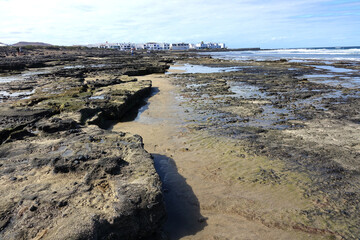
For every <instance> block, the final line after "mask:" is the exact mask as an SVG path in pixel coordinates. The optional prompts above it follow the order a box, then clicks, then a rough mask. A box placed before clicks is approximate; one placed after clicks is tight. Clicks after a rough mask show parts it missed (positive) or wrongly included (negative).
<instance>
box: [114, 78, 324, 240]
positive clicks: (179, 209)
mask: <svg viewBox="0 0 360 240" xmlns="http://www.w3.org/2000/svg"><path fill="white" fill-rule="evenodd" d="M171 78H172V76H171V75H164V74H154V75H148V76H144V77H138V79H139V80H141V79H144V80H151V81H152V83H153V88H154V91H155V92H156V94H155V95H154V96H152V97H151V98H149V100H148V104H147V105H146V106H145V107H143V108H142V110H143V111H142V112H141V113H140V114H139V115H138V117H137V118H136V119H135V120H133V121H128V122H120V123H118V124H116V125H115V126H114V127H113V129H112V130H113V131H125V132H131V133H134V134H139V135H140V136H142V137H143V140H144V146H145V149H146V150H147V151H148V152H150V153H151V154H152V155H153V157H154V162H155V166H156V168H157V171H158V173H159V175H160V177H161V179H162V181H163V191H164V196H165V203H166V205H167V212H168V220H167V222H166V224H165V226H164V230H165V232H166V233H167V234H168V235H169V237H170V239H323V238H328V237H329V235H328V234H326V233H325V234H324V233H318V232H316V231H313V232H312V231H311V229H310V230H309V229H308V230H306V229H305V231H304V229H302V228H301V225H299V226H298V225H297V223H298V222H302V220H301V219H300V218H301V216H300V215H299V214H298V213H299V212H300V211H301V210H303V209H306V208H308V207H309V206H310V205H311V204H312V203H311V202H310V201H309V200H307V199H304V198H303V197H302V192H301V189H300V188H298V187H297V186H296V185H293V184H291V181H290V182H289V184H285V185H275V186H274V185H266V184H265V185H264V184H263V185H261V184H255V183H251V181H250V182H249V181H239V179H240V178H238V177H237V176H243V177H244V178H245V179H246V178H249V179H250V178H251V176H252V175H253V174H254V172H256V171H257V170H258V169H259V168H260V167H261V168H262V169H266V168H267V167H269V168H270V167H271V168H272V169H273V168H276V167H277V168H278V169H281V168H282V166H281V163H278V162H276V160H273V161H271V163H268V161H267V159H264V158H262V157H259V156H254V155H250V154H248V153H247V152H246V151H244V150H243V148H242V146H241V145H239V142H235V141H233V142H232V141H229V140H228V139H223V138H221V137H214V136H210V135H206V133H204V132H201V131H194V130H189V129H188V128H187V127H186V126H187V125H188V124H193V123H194V121H196V118H195V120H194V117H193V116H192V111H191V109H186V107H185V106H186V104H183V102H182V99H181V98H180V97H179V94H178V91H179V89H177V87H176V86H174V85H173V84H172V83H171ZM268 165H271V166H268ZM297 226H298V227H297Z"/></svg>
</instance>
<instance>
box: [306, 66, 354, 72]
mask: <svg viewBox="0 0 360 240" xmlns="http://www.w3.org/2000/svg"><path fill="white" fill-rule="evenodd" d="M311 67H315V68H317V69H322V70H327V71H330V72H333V73H351V72H357V70H354V69H347V68H338V67H334V66H325V65H324V66H318V65H311Z"/></svg>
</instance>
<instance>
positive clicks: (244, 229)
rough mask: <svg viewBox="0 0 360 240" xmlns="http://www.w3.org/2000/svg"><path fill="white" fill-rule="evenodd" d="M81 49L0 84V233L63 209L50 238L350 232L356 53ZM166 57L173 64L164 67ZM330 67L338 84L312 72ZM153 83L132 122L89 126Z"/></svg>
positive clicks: (33, 231)
mask: <svg viewBox="0 0 360 240" xmlns="http://www.w3.org/2000/svg"><path fill="white" fill-rule="evenodd" d="M77 54H78V53H77V52H75V53H74V55H72V56H69V55H70V54H69V53H68V54H67V55H68V56H67V57H66V59H63V62H56V63H55V62H53V61H52V60H51V61H45V62H43V64H38V65H39V66H40V65H41V66H44V65H45V66H50V67H55V68H52V69H51V72H50V73H40V74H38V75H34V77H31V78H26V79H25V80H22V81H20V82H10V83H6V84H5V85H3V86H2V89H1V90H2V91H8V92H9V93H11V94H12V95H9V97H6V98H3V99H2V101H3V103H2V106H1V107H2V109H5V106H7V105H9V104H11V105H12V106H13V107H11V108H6V111H2V117H3V120H2V123H3V125H2V127H3V128H2V132H1V133H2V135H1V136H2V142H3V143H2V144H1V146H0V148H1V149H0V150H1V154H2V155H1V156H2V158H1V160H2V162H1V164H2V165H1V167H2V170H3V172H2V177H1V178H0V180H1V181H2V187H1V191H2V192H3V193H4V194H2V195H3V196H6V197H3V198H2V200H1V205H0V210H1V212H0V213H1V215H0V216H1V218H0V219H1V222H0V223H1V224H2V225H1V226H0V229H1V231H0V234H2V235H1V236H6V237H8V238H9V239H12V237H13V238H16V237H18V236H32V237H37V238H38V239H54V236H55V235H56V234H58V232H59V231H60V230H59V229H61V231H63V230H62V229H64V227H65V226H68V225H67V223H65V222H63V220H59V219H61V217H62V218H64V219H67V218H68V219H72V220H73V221H72V222H71V221H69V222H70V223H72V224H74V227H73V228H68V229H67V230H65V232H63V233H66V234H68V235H58V238H59V239H65V238H67V237H69V236H75V238H76V236H78V237H80V236H81V235H79V234H85V232H87V234H90V235H91V237H94V236H96V238H98V239H101V238H102V237H106V236H120V235H116V234H121V233H119V232H118V230H119V229H121V231H123V230H124V229H125V228H126V229H128V228H129V229H132V232H123V233H122V234H123V235H121V236H122V237H124V238H125V239H137V238H139V237H150V238H151V237H153V238H154V237H156V238H161V239H166V238H167V237H168V238H170V239H231V238H234V237H235V239H236V238H238V239H242V238H249V239H341V238H345V239H356V237H358V236H359V234H360V233H359V232H358V229H357V228H356V226H358V225H359V224H360V222H359V221H360V219H359V217H358V209H357V208H356V206H357V204H358V203H359V199H360V198H359V186H360V181H359V168H358V164H357V163H358V162H359V158H358V156H359V155H358V152H359V148H358V141H359V140H360V139H359V138H358V135H357V133H358V132H359V130H360V128H359V126H358V120H359V118H358V114H357V113H358V110H359V95H358V93H357V91H358V88H357V87H356V85H354V84H353V83H351V82H350V83H348V84H345V85H344V84H343V85H341V84H340V85H339V84H338V82H340V83H343V82H346V81H348V80H347V78H343V77H349V78H351V77H356V76H357V75H356V74H358V73H357V72H358V71H359V70H360V67H359V64H358V63H357V62H351V61H349V62H344V61H343V62H336V61H334V62H330V63H323V62H321V61H315V60H313V61H310V62H291V61H286V60H282V61H240V62H238V61H226V60H222V59H214V58H210V57H207V56H199V57H195V58H194V56H195V55H194V54H193V53H189V55H187V54H184V53H176V52H174V53H168V52H165V53H156V54H151V55H147V54H144V55H141V54H138V55H135V56H129V55H127V54H126V53H115V52H112V51H109V52H106V51H101V52H96V51H95V52H91V51H89V52H82V53H81V55H80V56H81V58H79V59H78V58H77ZM40 58H41V57H40ZM70 59H75V61H74V60H70ZM36 61H38V60H36V59H35V60H34V61H30V62H36ZM42 61H43V60H39V61H38V63H40V62H42ZM172 61H175V62H176V64H177V67H178V68H176V69H175V68H174V70H172V69H171V68H170V71H172V73H171V74H164V73H165V71H166V69H167V68H168V63H171V62H172ZM16 64H18V65H16ZM324 64H325V65H326V68H325V69H324V68H322V67H323V66H324ZM18 66H20V67H22V66H26V63H25V64H24V63H23V62H21V60H20V61H18V63H16V61H15V63H13V65H12V67H13V69H17V68H18ZM59 66H60V67H61V68H60V69H59V68H58V67H59ZM63 66H67V68H64V67H63ZM201 66H206V67H203V69H202V70H203V73H196V71H198V70H199V69H201ZM181 68H183V69H186V68H189V69H191V68H192V69H194V70H193V72H194V73H187V72H186V71H185V70H181ZM333 68H340V69H345V70H343V71H345V72H344V73H341V74H343V75H344V76H335V77H330V79H331V81H332V82H335V83H336V84H333V85H332V82H331V81H328V82H325V83H324V82H321V81H322V80H321V78H320V79H319V78H315V79H311V77H307V76H309V75H311V74H314V73H316V74H322V75H326V74H329V72H328V71H329V70H328V69H333ZM207 71H209V72H207ZM337 74H340V73H337ZM130 75H131V76H132V77H130ZM141 75H142V76H141ZM7 76H8V74H7ZM83 85H86V86H87V87H86V88H85V87H82V86H83ZM32 89H35V92H34V93H32V94H33V95H30V96H28V95H26V94H28V92H32V91H30V90H32ZM64 89H65V91H64V92H63V90H64ZM19 91H22V92H26V94H25V95H18V94H16V93H17V92H19ZM150 92H152V93H154V94H153V95H151V96H150V98H148V100H147V104H146V105H145V106H143V107H142V108H141V109H140V113H139V114H136V113H135V115H137V116H136V118H135V119H127V120H123V121H120V122H119V123H117V124H116V125H114V126H113V127H112V128H111V129H109V130H104V129H100V128H99V127H98V126H100V127H102V128H108V126H109V124H110V122H109V120H115V121H118V120H120V118H122V117H123V116H124V115H127V114H129V110H137V109H136V108H138V107H139V104H140V103H141V101H143V100H144V99H146V98H147V97H148V96H149V94H151V93H150ZM54 93H56V94H54ZM22 94H24V93H22ZM21 98H24V99H21ZM124 104H125V105H126V106H124ZM24 109H26V111H23V112H21V111H22V110H24ZM15 110H16V111H15ZM45 110H46V111H45ZM15 113H16V114H15ZM19 113H21V114H22V115H21V114H19ZM19 116H20V117H21V121H20V118H19ZM11 117H12V119H11ZM9 119H10V120H9ZM14 119H18V120H14ZM96 125H97V126H96ZM138 135H140V136H141V137H140V136H138ZM77 142H78V143H77ZM40 143H42V144H40ZM114 146H115V147H114ZM89 147H90V148H91V149H92V150H88V149H89ZM9 149H11V151H9ZM49 149H50V150H49ZM10 152H13V153H12V154H11V153H10ZM45 152H46V153H47V154H46V155H47V157H46V158H43V157H41V156H42V155H41V154H43V155H44V153H45ZM79 152H81V154H80V155H81V156H83V158H80V159H77V158H76V157H79ZM23 154H28V155H29V154H30V155H29V157H24V155H23ZM150 154H151V156H152V159H153V160H151V158H150ZM73 157H74V158H73ZM119 157H120V158H119ZM75 158H76V159H75ZM114 158H115V159H114ZM54 159H56V160H54ZM27 164H29V165H27ZM154 167H155V168H154ZM155 169H156V172H155ZM85 173H88V174H85ZM89 173H91V174H89ZM158 175H159V176H158ZM34 179H36V180H34ZM160 180H161V182H160ZM35 182H36V184H35V185H34V183H35ZM74 182H76V184H74ZM67 184H70V185H67ZM71 184H74V185H71ZM24 186H26V187H25V188H24ZM63 186H65V188H66V189H67V190H66V191H65V190H64V189H65V188H63ZM86 186H88V187H86ZM11 188H13V189H14V191H15V192H17V191H20V190H21V191H22V194H23V197H19V196H18V195H16V193H13V192H12V191H11V190H9V189H11ZM55 188H56V191H54V189H55ZM54 192H57V193H54ZM75 192H78V193H75ZM5 193H7V194H5ZM10 193H11V194H10ZM53 194H55V195H53ZM14 196H16V197H15V198H14ZM48 196H52V197H51V199H52V200H51V201H47V200H45V199H46V198H49V197H48ZM163 197H164V201H165V206H164V202H163ZM14 199H15V200H14ZM104 199H105V200H106V201H104ZM80 203H81V204H82V205H81V204H80ZM108 203H109V204H108ZM149 206H150V207H149ZM164 207H166V211H167V215H168V218H167V221H166V218H165V208H164ZM75 209H82V210H83V213H84V214H80V216H81V217H84V219H85V220H86V221H78V220H79V218H78V217H76V216H75V215H74V213H75V212H76V211H79V210H76V211H75ZM109 209H110V210H109ZM145 209H146V210H145ZM90 210H91V211H93V212H91V211H90ZM60 211H61V212H65V215H60V214H59V212H60ZM89 211H90V212H89ZM39 212H41V213H42V215H41V216H43V217H44V219H48V220H43V219H42V220H41V221H44V222H43V223H44V224H47V225H48V226H43V223H40V221H39V219H41V218H39V217H38V216H39V215H38V213H39ZM49 214H52V215H53V216H52V217H49ZM91 214H92V218H87V215H91ZM114 214H115V215H114ZM69 216H70V218H69ZM45 217H47V218H45ZM122 217H124V218H122ZM121 219H122V220H121ZM145 219H146V220H145ZM154 219H155V220H154ZM24 221H26V223H27V224H24ZM64 221H65V220H64ZM74 222H76V224H75V223H74ZM114 222H117V225H116V224H115V225H112V223H114ZM164 222H165V224H164ZM16 224H18V225H24V226H22V227H17V228H16V227H15V226H18V225H16ZM30 225H31V226H32V227H29V226H30ZM29 229H30V230H29ZM56 229H57V230H56ZM80 230H81V231H80ZM16 234H17V235H16ZM21 234H25V235H21ZM26 234H27V235H26ZM71 234H73V235H71ZM76 234H78V235H76ZM152 234H155V235H152ZM90 235H89V236H88V235H86V236H88V237H90ZM166 235H167V236H166ZM83 236H85V235H83Z"/></svg>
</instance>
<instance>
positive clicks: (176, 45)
mask: <svg viewBox="0 0 360 240" xmlns="http://www.w3.org/2000/svg"><path fill="white" fill-rule="evenodd" d="M189 48H190V44H189V43H172V44H170V49H171V50H178V51H183V50H189Z"/></svg>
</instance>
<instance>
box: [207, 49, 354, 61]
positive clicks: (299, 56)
mask: <svg viewBox="0 0 360 240" xmlns="http://www.w3.org/2000/svg"><path fill="white" fill-rule="evenodd" d="M201 54H204V55H211V56H212V57H214V58H221V59H227V60H246V61H247V60H255V61H274V60H280V59H287V60H289V61H305V62H306V61H312V60H323V61H360V47H349V48H347V47H343V48H341V47H339V48H316V49H315V48H303V49H273V50H258V51H229V52H210V53H201Z"/></svg>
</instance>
